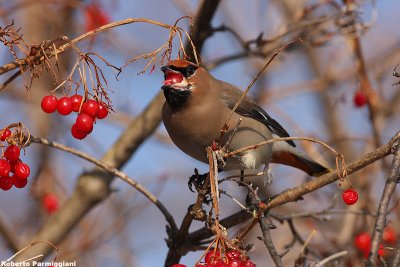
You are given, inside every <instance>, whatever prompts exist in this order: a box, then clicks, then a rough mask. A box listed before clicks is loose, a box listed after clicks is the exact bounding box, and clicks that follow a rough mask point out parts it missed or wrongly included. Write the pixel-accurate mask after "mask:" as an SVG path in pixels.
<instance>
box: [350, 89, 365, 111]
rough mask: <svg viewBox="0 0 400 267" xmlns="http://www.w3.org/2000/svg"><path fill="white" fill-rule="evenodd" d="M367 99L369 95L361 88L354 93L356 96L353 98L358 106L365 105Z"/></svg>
mask: <svg viewBox="0 0 400 267" xmlns="http://www.w3.org/2000/svg"><path fill="white" fill-rule="evenodd" d="M367 100H368V99H367V96H366V95H365V93H364V92H363V91H361V90H358V91H357V92H356V93H355V94H354V98H353V102H354V106H356V107H358V108H359V107H362V106H364V105H365V104H367Z"/></svg>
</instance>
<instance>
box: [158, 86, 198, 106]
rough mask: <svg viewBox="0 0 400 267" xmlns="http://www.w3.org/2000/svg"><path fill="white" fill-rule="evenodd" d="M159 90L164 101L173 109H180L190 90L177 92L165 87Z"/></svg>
mask: <svg viewBox="0 0 400 267" xmlns="http://www.w3.org/2000/svg"><path fill="white" fill-rule="evenodd" d="M161 89H162V90H163V91H164V96H165V100H166V101H167V102H168V104H169V105H170V106H171V107H172V108H173V109H179V108H182V107H183V106H184V105H185V104H186V102H187V100H188V98H189V96H190V94H191V92H190V90H177V89H174V88H172V87H170V86H165V85H164V86H163V87H161Z"/></svg>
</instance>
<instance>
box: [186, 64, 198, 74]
mask: <svg viewBox="0 0 400 267" xmlns="http://www.w3.org/2000/svg"><path fill="white" fill-rule="evenodd" d="M195 71H196V67H195V66H193V65H189V66H187V67H186V70H185V72H186V73H185V76H186V77H190V76H192V75H193V74H194V72H195Z"/></svg>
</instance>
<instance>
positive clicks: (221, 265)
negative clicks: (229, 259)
mask: <svg viewBox="0 0 400 267" xmlns="http://www.w3.org/2000/svg"><path fill="white" fill-rule="evenodd" d="M215 267H229V266H228V264H226V263H225V262H224V261H223V260H219V261H217V262H216V263H215Z"/></svg>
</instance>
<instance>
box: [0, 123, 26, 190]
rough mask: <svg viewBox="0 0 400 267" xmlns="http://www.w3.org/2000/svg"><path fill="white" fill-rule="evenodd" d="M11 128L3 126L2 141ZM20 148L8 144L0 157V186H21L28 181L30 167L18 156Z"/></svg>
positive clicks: (5, 188)
mask: <svg viewBox="0 0 400 267" xmlns="http://www.w3.org/2000/svg"><path fill="white" fill-rule="evenodd" d="M11 134H12V133H11V130H10V129H8V128H5V129H4V130H3V131H2V132H1V135H0V140H1V141H2V142H4V141H6V140H7V138H9V137H10V136H11ZM20 154H21V150H20V148H19V147H18V146H16V145H12V144H9V145H8V146H7V148H6V150H5V151H4V154H3V157H2V158H1V159H0V188H1V189H3V190H5V191H6V190H9V189H11V187H13V185H14V186H15V187H17V188H23V187H25V186H26V184H27V183H28V176H29V174H30V173H31V169H30V168H29V166H28V164H26V163H23V162H22V161H21V159H20V158H19V156H20Z"/></svg>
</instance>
